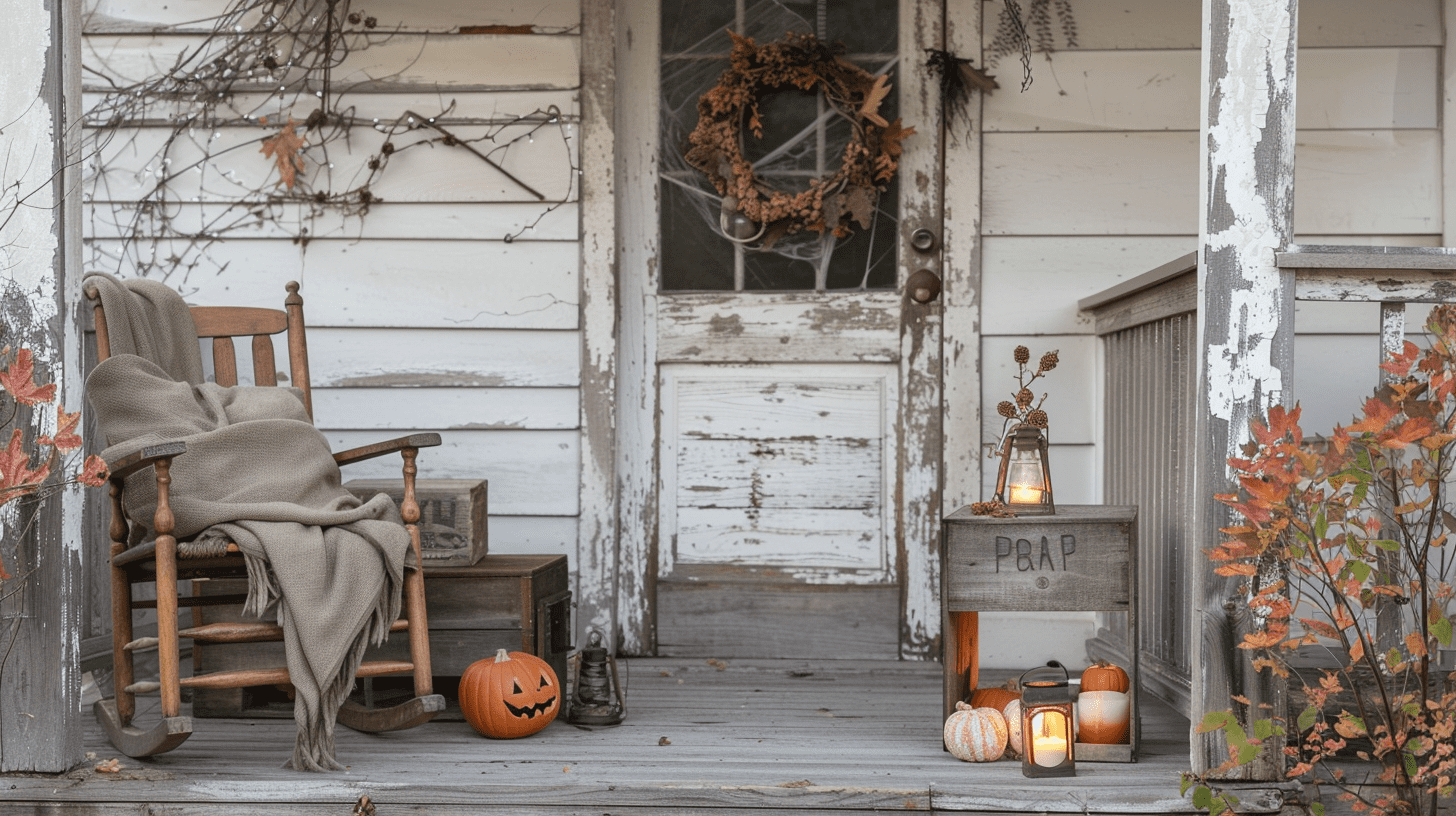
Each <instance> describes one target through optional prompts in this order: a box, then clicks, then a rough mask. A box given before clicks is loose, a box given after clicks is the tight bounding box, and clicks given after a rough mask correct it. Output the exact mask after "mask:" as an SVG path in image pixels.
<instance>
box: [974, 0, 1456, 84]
mask: <svg viewBox="0 0 1456 816" xmlns="http://www.w3.org/2000/svg"><path fill="white" fill-rule="evenodd" d="M999 5H1000V4H999V3H997V4H994V6H993V5H992V4H987V6H986V16H987V20H988V22H987V24H986V26H985V27H984V30H985V40H986V42H987V43H988V44H989V43H990V41H991V39H992V37H993V36H994V35H995V33H996V25H995V22H996V16H995V6H999ZM1072 7H1073V16H1074V17H1075V18H1076V21H1077V45H1076V46H1075V48H1082V49H1089V50H1104V49H1129V50H1138V49H1153V48H1191V49H1197V48H1199V47H1200V43H1201V42H1202V36H1203V17H1202V14H1203V4H1202V3H1201V2H1200V0H1098V2H1095V3H1074V4H1072ZM1372 11H1375V12H1377V13H1372ZM1441 42H1442V36H1441V0H1381V1H1380V3H1379V5H1378V8H1372V5H1371V3H1370V0H1319V2H1313V1H1312V2H1308V3H1301V4H1300V6H1299V44H1300V45H1301V46H1384V45H1440V44H1441ZM1057 47H1058V49H1063V42H1062V40H1061V39H1060V37H1059V38H1058V40H1057ZM1061 53H1064V50H1063V51H1059V53H1058V54H1054V55H1053V56H1052V59H1053V60H1054V61H1055V60H1057V59H1058V58H1059V57H1060V54H1061ZM1039 59H1040V57H1038V60H1039ZM1038 67H1044V66H1039V64H1038V62H1033V63H1032V71H1033V74H1034V75H1035V76H1037V77H1038V78H1037V79H1036V81H1037V82H1043V81H1045V82H1051V81H1052V80H1051V78H1050V75H1049V74H1048V73H1047V72H1046V71H1041V72H1037V70H1036V69H1037V68H1038ZM998 68H999V72H1000V73H1001V74H1002V75H1003V76H1004V77H1007V78H1010V77H1011V76H1012V75H1013V74H1014V75H1015V76H1016V77H1019V76H1020V71H1021V66H1020V64H1019V63H1018V62H1017V58H1016V56H1015V55H1014V54H1013V55H1012V56H1010V57H1003V58H1002V60H1001V64H1000V65H999V66H998ZM993 73H995V72H993ZM1063 81H1065V77H1064V76H1063ZM1001 84H1002V85H1003V86H1004V87H1008V88H1009V87H1012V86H1011V84H1010V83H1009V82H1002V83H1001Z"/></svg>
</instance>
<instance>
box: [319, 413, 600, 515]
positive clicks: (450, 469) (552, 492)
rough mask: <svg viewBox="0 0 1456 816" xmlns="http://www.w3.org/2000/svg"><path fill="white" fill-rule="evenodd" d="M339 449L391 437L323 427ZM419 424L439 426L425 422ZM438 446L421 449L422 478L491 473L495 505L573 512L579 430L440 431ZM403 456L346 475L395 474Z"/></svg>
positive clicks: (509, 510)
mask: <svg viewBox="0 0 1456 816" xmlns="http://www.w3.org/2000/svg"><path fill="white" fill-rule="evenodd" d="M321 430H322V431H323V432H324V435H325V436H326V437H328V440H329V445H330V446H332V448H333V449H334V450H335V451H341V450H347V449H349V448H354V447H359V446H363V445H368V444H371V443H374V442H379V441H382V440H385V439H389V438H391V435H390V434H384V433H381V432H379V431H339V430H333V429H331V428H327V427H324V428H321ZM420 430H434V429H430V428H422V429H420ZM440 437H441V439H442V440H443V441H442V444H441V445H440V446H439V447H434V448H427V449H424V450H421V451H420V457H419V468H420V470H419V476H420V478H422V479H488V480H489V481H490V510H491V512H493V513H503V514H505V515H516V516H572V515H576V513H577V510H578V505H579V501H578V496H577V490H576V486H577V484H578V482H579V479H578V478H577V471H578V462H577V459H578V455H579V451H580V447H581V446H580V444H579V442H578V438H579V436H578V434H577V432H576V431H461V430H454V431H447V430H442V431H440ZM400 461H401V460H400V459H399V458H398V457H389V456H382V457H379V458H377V459H370V460H368V461H364V462H359V463H358V464H354V465H349V466H348V467H346V468H345V469H344V477H345V478H346V479H383V478H392V477H394V476H396V475H397V474H398V473H399V472H400Z"/></svg>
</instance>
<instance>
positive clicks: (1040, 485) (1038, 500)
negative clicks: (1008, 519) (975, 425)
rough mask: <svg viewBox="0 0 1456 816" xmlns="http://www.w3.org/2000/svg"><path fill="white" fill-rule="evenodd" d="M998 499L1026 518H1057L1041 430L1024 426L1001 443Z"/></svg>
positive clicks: (1008, 433) (1021, 425)
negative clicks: (1048, 516) (1046, 516)
mask: <svg viewBox="0 0 1456 816" xmlns="http://www.w3.org/2000/svg"><path fill="white" fill-rule="evenodd" d="M996 499H997V500H998V501H1000V502H1001V503H1002V504H1005V505H1006V507H1007V509H1009V510H1011V511H1012V512H1013V513H1016V514H1017V515H1022V516H1034V515H1053V514H1055V513H1056V505H1055V504H1054V503H1053V502H1052V474H1051V469H1050V466H1049V465H1048V464H1047V438H1046V434H1043V433H1042V430H1041V428H1038V427H1036V426H1035V425H1031V424H1027V423H1021V424H1018V425H1015V426H1013V427H1012V428H1011V429H1010V430H1009V431H1007V433H1006V437H1005V439H1003V440H1002V442H1001V468H1000V470H999V471H998V472H997V474H996Z"/></svg>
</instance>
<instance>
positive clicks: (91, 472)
mask: <svg viewBox="0 0 1456 816" xmlns="http://www.w3.org/2000/svg"><path fill="white" fill-rule="evenodd" d="M110 475H111V473H110V472H109V471H108V470H107V469H106V463H105V462H103V461H102V460H101V457H100V456H88V457H86V465H85V467H83V468H82V469H81V473H80V474H79V475H78V476H77V477H76V480H77V481H79V482H80V483H81V484H83V485H86V486H87V487H100V486H102V485H104V484H106V477H108V476H110Z"/></svg>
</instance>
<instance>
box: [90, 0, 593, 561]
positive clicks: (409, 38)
mask: <svg viewBox="0 0 1456 816" xmlns="http://www.w3.org/2000/svg"><path fill="white" fill-rule="evenodd" d="M224 5H225V3H224V1H223V0H183V1H182V2H178V0H88V2H87V4H86V11H87V18H86V35H87V36H86V42H85V48H84V58H85V62H86V65H87V67H88V68H90V69H93V71H94V73H89V74H88V87H87V90H88V92H89V93H88V97H87V98H88V101H89V102H94V101H95V100H96V99H97V98H99V94H100V93H101V92H103V91H104V88H105V83H106V79H105V78H123V79H125V78H130V79H137V78H140V77H143V76H147V75H148V74H150V73H152V72H154V71H155V67H154V66H156V65H158V64H167V63H168V62H170V60H171V59H172V58H173V57H174V56H175V55H176V54H177V53H178V52H180V51H181V50H182V49H183V48H185V47H188V46H190V45H195V44H196V43H197V42H198V41H200V39H201V36H202V32H204V31H206V30H207V28H208V26H209V23H207V22H206V20H207V18H208V17H209V16H210V15H212V14H216V13H217V12H218V11H219V10H221V9H222V8H223V7H224ZM355 7H356V8H357V9H358V10H361V11H363V12H365V13H367V14H370V15H373V16H375V17H376V18H377V20H378V25H377V28H376V29H375V30H376V31H379V32H385V31H388V32H393V34H392V35H391V36H390V37H389V38H387V39H384V38H381V40H382V41H381V42H380V43H379V44H377V45H376V46H372V47H370V48H368V49H366V50H362V51H356V52H355V53H353V54H351V55H350V57H349V58H348V59H347V60H346V61H345V63H344V64H343V65H342V66H341V67H340V68H338V69H336V70H335V72H334V78H333V79H334V85H335V87H336V88H351V90H350V91H349V93H348V97H347V101H346V102H344V103H343V104H344V105H348V104H352V105H354V106H356V108H357V111H358V114H359V115H360V116H363V117H366V118H370V117H379V118H380V119H381V120H383V121H385V122H388V121H390V120H392V119H394V118H395V117H397V116H399V115H400V114H401V113H402V112H403V111H405V110H415V111H420V112H429V111H438V110H440V109H441V108H442V107H444V106H446V105H449V104H450V103H451V102H453V103H454V104H455V109H454V111H453V112H452V113H451V114H450V115H449V116H448V117H447V118H442V119H441V120H440V122H441V123H442V124H446V125H448V126H449V127H450V128H451V129H453V130H454V131H455V132H458V133H461V134H462V135H473V134H479V133H484V132H487V131H489V130H491V129H493V128H497V127H499V126H500V125H501V124H502V123H506V122H509V121H511V120H512V119H514V118H515V117H517V116H521V115H525V114H529V113H531V112H532V111H534V110H538V109H540V110H545V109H547V108H549V107H550V106H555V107H556V108H557V109H559V110H560V112H561V114H562V118H561V122H560V128H559V129H548V130H546V131H542V132H540V133H538V134H537V135H536V136H534V137H533V138H532V139H531V140H530V141H524V142H520V143H518V144H517V145H515V146H513V147H512V148H511V150H510V151H509V152H507V153H506V155H505V156H504V158H503V159H501V161H502V164H503V166H504V167H505V168H506V169H507V170H509V171H510V172H511V173H512V174H514V175H516V176H518V177H519V178H521V179H522V180H523V181H525V182H527V183H528V184H529V185H531V186H532V187H534V188H536V189H537V190H539V191H540V192H542V193H543V194H544V195H545V196H546V198H547V201H545V202H539V201H537V200H536V199H535V198H533V197H532V196H530V195H528V194H525V193H524V192H523V191H522V190H521V189H520V188H519V187H517V186H516V185H514V184H512V183H511V182H509V180H507V179H505V178H504V177H503V176H502V175H501V174H500V173H499V172H497V171H496V170H494V169H493V168H491V167H489V166H487V165H485V164H484V163H483V162H481V161H479V160H478V159H476V158H475V157H473V156H471V155H469V154H468V153H466V152H465V151H462V150H458V149H457V150H451V149H448V148H437V149H431V150H421V151H414V152H409V153H402V154H398V158H400V159H403V161H400V162H397V163H396V162H393V161H392V163H391V165H390V166H389V168H388V172H387V174H386V175H385V177H384V181H383V182H382V183H381V184H380V185H378V186H376V187H375V188H374V189H373V192H374V193H375V194H377V195H378V196H380V197H381V198H383V199H384V201H385V202H386V203H384V204H382V205H378V206H375V207H374V208H372V211H371V212H370V213H369V214H368V215H367V216H366V217H364V218H363V219H345V218H339V217H325V218H323V219H321V220H319V221H317V222H315V223H313V224H311V225H310V234H311V235H312V238H311V240H310V241H309V242H308V243H307V245H306V247H301V246H299V245H298V244H296V243H295V241H294V240H293V239H294V237H295V235H296V233H297V230H296V229H291V228H290V227H291V226H294V227H296V222H295V224H292V225H291V224H290V223H288V222H287V220H286V219H285V221H284V222H283V223H265V224H262V225H259V226H258V227H257V228H256V229H254V230H251V231H249V232H248V233H246V234H244V235H243V236H242V237H240V238H238V239H237V240H230V241H228V242H226V243H225V244H224V245H221V246H220V247H217V248H214V249H213V250H211V251H210V252H209V256H210V258H209V260H210V261H211V262H212V263H213V264H214V266H215V267H216V266H223V265H226V270H225V271H223V272H221V273H220V274H217V273H216V272H215V269H204V268H200V269H198V270H197V271H195V272H193V273H192V274H190V275H188V276H187V277H186V278H185V279H183V278H180V277H177V278H174V279H170V280H169V282H171V283H174V284H175V285H177V286H178V288H180V289H181V290H182V291H183V292H184V294H185V295H186V296H187V298H188V300H189V301H190V302H194V303H222V302H229V303H240V304H246V305H257V306H271V307H275V308H276V307H280V306H281V304H282V299H283V296H284V290H283V284H284V283H285V282H286V281H289V280H298V281H300V282H301V283H302V292H301V293H302V295H303V296H304V300H305V314H306V317H307V322H308V328H309V344H310V357H311V361H312V377H313V385H314V388H315V391H314V404H315V410H316V414H317V421H318V424H319V425H320V427H321V428H322V429H323V430H324V431H325V432H326V433H327V435H328V437H329V439H330V441H331V442H332V443H333V444H335V445H336V446H351V445H355V444H361V443H364V442H366V441H371V440H378V439H381V438H387V437H388V436H391V435H393V433H394V432H395V431H398V430H401V429H402V430H433V431H439V432H440V433H441V435H442V437H443V438H444V440H445V444H444V446H443V447H441V448H436V449H431V450H426V451H424V452H422V454H421V456H420V476H421V478H426V479H428V478H450V479H488V480H489V481H490V497H489V507H490V518H489V528H490V529H489V538H490V551H491V552H493V553H543V554H545V553H549V554H556V553H561V554H567V555H569V556H570V557H571V562H572V567H573V568H575V566H576V561H577V559H576V540H577V529H576V526H577V521H576V517H577V513H578V510H579V507H580V501H579V497H578V495H577V486H578V484H579V483H580V477H579V461H578V458H579V455H580V447H581V443H580V438H579V428H580V425H581V421H580V412H579V385H580V378H581V374H580V372H581V360H580V357H581V352H580V349H581V333H580V319H579V310H578V300H579V284H580V277H579V275H580V272H579V266H580V261H579V256H580V241H579V235H580V227H579V205H578V191H579V189H580V185H579V183H578V181H577V178H576V168H577V167H578V166H579V165H580V161H579V148H578V140H579V137H580V129H579V122H578V113H579V86H580V77H581V67H580V60H579V51H580V4H579V3H578V2H577V0H566V2H562V0H523V1H522V2H492V3H486V4H479V3H468V2H458V1H457V0H391V2H389V3H386V4H378V5H370V6H369V7H368V8H364V7H363V6H361V5H360V4H355ZM489 26H496V27H499V28H495V29H490V30H491V31H496V32H502V33H461V31H462V28H464V27H474V30H475V31H481V30H483V29H482V28H481V27H489ZM308 112H309V108H308V106H306V105H305V106H300V107H299V108H297V109H294V110H292V111H279V112H276V113H275V114H274V117H273V121H274V122H275V123H276V122H278V121H281V120H282V118H283V117H284V116H286V115H287V114H289V113H291V114H292V115H293V116H294V117H295V118H297V119H300V120H301V119H303V118H305V117H306V116H307V114H308ZM518 127H519V126H518ZM259 132H260V129H259V127H258V126H255V125H254V126H239V127H234V128H223V129H220V130H219V132H218V141H217V144H227V143H228V142H229V141H230V140H231V141H236V142H242V141H246V140H251V139H255V138H257V136H258V135H259ZM163 133H164V131H162V130H161V129H147V130H143V131H142V132H141V133H140V135H139V141H140V142H141V143H143V144H155V143H156V141H157V140H158V139H159V138H161V136H162V135H163ZM506 135H507V136H510V135H513V134H511V133H510V132H509V131H507V133H506ZM354 138H355V139H356V149H355V150H354V151H353V152H352V153H351V152H341V151H338V150H337V149H336V150H334V152H333V153H332V154H331V155H330V156H329V160H331V161H333V162H334V164H335V166H334V168H333V173H334V174H335V178H336V179H340V180H341V182H343V181H345V180H347V179H348V178H350V176H351V175H352V173H353V172H354V171H355V170H357V168H358V165H360V164H361V163H362V162H363V161H364V158H365V157H367V156H368V155H369V154H371V153H374V152H376V151H377V150H378V149H379V145H380V143H381V141H382V138H383V137H382V136H380V134H378V133H377V132H374V131H373V130H371V129H370V128H368V127H365V128H361V129H360V130H359V132H358V133H357V134H355V136H354ZM396 141H400V140H399V139H396ZM112 145H113V146H112V147H111V148H110V149H108V151H107V159H106V160H107V161H108V162H109V166H110V167H111V168H113V169H120V170H131V171H134V172H132V173H125V172H122V173H114V174H113V183H111V184H110V185H109V186H108V189H109V190H110V193H109V196H108V198H109V199H111V200H113V201H116V202H124V201H125V200H126V199H128V198H135V197H136V195H137V192H138V190H140V189H141V188H142V186H144V185H145V184H146V183H148V182H149V181H150V177H149V176H148V175H147V174H146V173H144V172H140V171H144V170H145V169H146V168H145V166H146V163H147V156H148V154H147V153H146V152H145V151H144V150H139V149H136V148H134V147H133V146H132V145H131V144H130V143H129V142H128V141H127V140H125V139H117V140H114V141H113V143H112ZM305 156H306V157H307V158H308V160H309V161H310V162H318V161H320V160H321V157H320V156H319V154H318V153H317V151H314V152H312V153H309V152H305ZM497 158H500V157H497ZM221 169H222V170H224V171H227V170H231V171H233V172H234V173H235V175H236V177H238V178H242V179H247V180H252V181H261V180H265V179H267V178H268V177H269V174H270V173H271V172H273V171H272V168H271V164H270V162H269V161H268V160H267V159H266V158H265V157H264V156H262V155H260V154H258V153H257V151H256V148H253V147H248V148H245V149H242V150H239V151H237V153H236V154H235V156H234V157H233V158H230V159H228V160H227V162H226V166H224V167H222V168H221ZM212 189H213V190H216V189H218V187H217V186H216V185H213V186H212ZM198 195H199V197H200V198H202V199H203V200H202V201H200V202H199V203H198V204H197V205H196V207H195V208H194V209H193V210H192V211H184V212H183V213H181V217H183V218H197V219H201V218H203V217H206V216H207V215H208V214H214V213H216V212H217V209H218V208H217V206H216V205H215V204H212V205H208V202H209V200H211V199H213V198H215V196H213V195H211V194H209V193H208V192H207V191H206V189H203V188H199V190H198ZM118 206H120V207H121V208H122V209H123V210H124V209H125V204H124V203H122V204H119V205H118ZM111 207H112V204H111V203H110V202H109V201H102V200H98V201H95V202H92V204H91V207H90V213H89V214H90V215H91V216H92V217H90V218H88V233H87V238H88V252H87V262H86V267H87V269H88V270H92V269H94V270H100V271H106V272H113V273H118V274H122V275H126V274H129V273H131V272H133V271H134V270H133V269H131V268H130V265H128V264H127V263H125V262H124V261H123V262H118V261H117V260H116V259H117V258H118V257H119V256H122V255H123V254H124V253H123V252H122V251H121V249H122V248H121V246H120V244H119V242H118V238H119V237H120V235H119V233H118V231H117V229H116V228H115V227H114V225H112V224H111V223H110V221H111V220H112V219H111V217H110V216H109V215H108V213H109V212H110V210H111ZM517 233H519V235H518V237H515V238H514V239H513V240H510V241H507V240H505V236H507V235H515V234H517ZM172 250H173V247H169V246H158V247H157V248H156V251H157V252H159V253H163V252H169V251H172ZM280 359H283V358H282V357H280ZM397 472H398V463H397V461H394V460H388V459H379V460H373V461H370V462H368V463H363V464H360V465H356V466H353V467H351V468H349V469H348V470H347V471H346V473H345V478H376V477H387V476H392V475H395V474H397Z"/></svg>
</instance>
